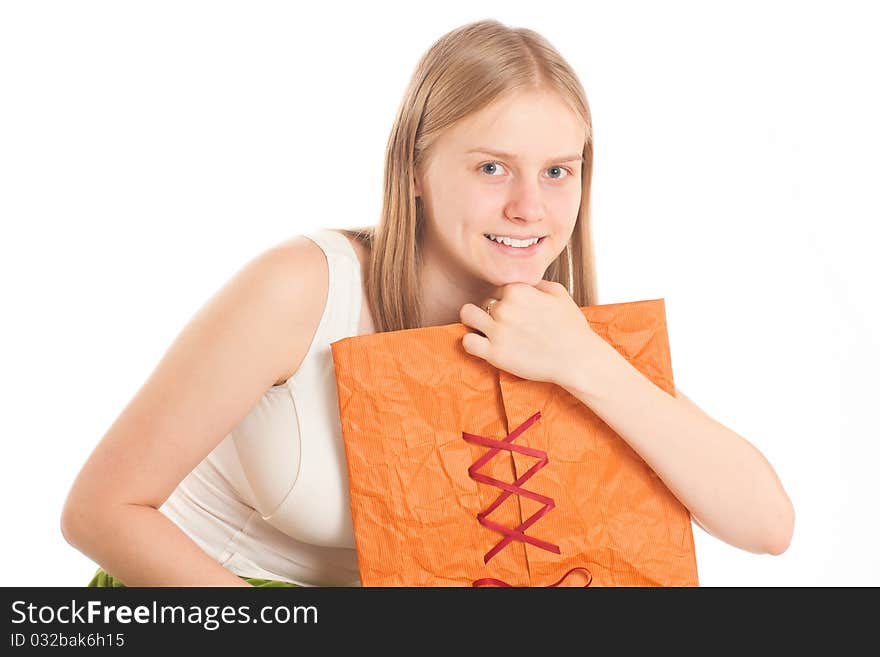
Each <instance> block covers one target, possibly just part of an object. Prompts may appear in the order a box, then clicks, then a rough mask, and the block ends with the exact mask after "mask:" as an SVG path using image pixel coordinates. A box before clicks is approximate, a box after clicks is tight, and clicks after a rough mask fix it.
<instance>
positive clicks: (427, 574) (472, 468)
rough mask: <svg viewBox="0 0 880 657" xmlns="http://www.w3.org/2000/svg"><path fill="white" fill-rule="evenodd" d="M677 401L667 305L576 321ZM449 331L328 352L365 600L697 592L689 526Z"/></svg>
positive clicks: (615, 458) (613, 440) (551, 403)
mask: <svg viewBox="0 0 880 657" xmlns="http://www.w3.org/2000/svg"><path fill="white" fill-rule="evenodd" d="M581 311H582V312H583V313H584V316H585V317H586V319H587V321H588V322H589V324H590V326H591V327H592V328H593V330H594V331H595V332H596V333H597V334H598V335H600V336H601V337H602V338H603V339H604V340H605V341H606V342H608V343H609V344H611V345H612V346H613V347H614V348H615V349H617V351H618V352H619V353H620V354H622V355H623V356H624V357H625V358H626V359H627V360H628V361H629V362H630V363H631V364H632V365H633V366H634V367H635V368H636V369H638V370H639V371H640V372H641V373H642V374H643V375H644V376H646V377H647V378H649V379H650V380H651V381H653V382H654V383H655V384H656V385H657V386H659V387H660V388H662V389H663V390H665V391H666V392H668V393H669V394H674V390H675V388H674V386H673V381H672V366H671V361H670V354H669V341H668V336H667V331H666V315H665V306H664V301H663V299H654V300H648V301H636V302H630V303H616V304H607V305H601V306H586V307H583V308H581ZM470 330H471V329H470V328H469V327H467V326H465V325H463V324H447V325H445V326H435V327H427V328H419V329H408V330H402V331H390V332H385V333H377V334H373V335H363V336H356V337H350V338H344V339H342V340H338V341H336V342H334V343H332V344H331V345H330V346H331V351H332V355H333V362H334V368H335V372H336V385H337V391H338V394H339V412H340V420H341V423H342V436H343V441H344V444H345V455H346V459H347V467H348V484H349V493H350V500H351V513H352V522H353V525H354V531H355V547H356V550H357V557H358V567H359V570H360V576H361V584H362V585H363V586H485V585H490V586H491V585H494V586H698V585H699V584H698V579H697V565H696V558H695V553H694V541H693V534H692V531H691V520H690V513H689V511H688V510H687V508H686V507H684V506H683V505H682V504H681V503H680V502H679V501H678V500H677V499H676V498H675V496H673V494H672V493H671V492H670V491H669V489H668V488H666V486H665V485H664V484H663V482H662V481H661V480H660V478H659V477H658V476H657V475H656V474H655V473H654V471H653V470H651V469H650V467H648V465H647V464H646V463H645V462H644V461H643V460H642V459H641V458H640V457H639V456H638V454H636V453H635V452H634V451H633V450H632V448H631V447H629V445H628V444H627V443H626V442H625V441H624V440H623V439H622V438H621V437H620V436H618V435H617V434H616V433H615V432H614V431H613V430H612V429H611V428H610V427H609V426H608V425H606V424H605V423H604V422H603V421H602V420H601V419H600V418H599V417H598V416H596V415H595V414H594V413H593V412H592V411H591V410H590V409H589V407H588V406H586V405H585V404H584V403H582V402H581V401H579V400H578V399H577V398H575V397H574V396H572V395H570V394H569V393H568V392H567V391H566V390H564V389H563V388H561V387H559V386H557V385H555V384H551V383H544V382H535V381H528V380H525V379H521V378H519V377H517V376H514V375H512V374H510V373H509V372H505V371H503V370H499V369H497V368H495V367H493V366H492V365H490V364H489V363H487V362H486V361H484V360H482V359H481V358H478V357H476V356H472V355H470V354H468V353H467V352H466V351H465V350H464V348H463V347H462V346H461V339H462V337H463V336H464V335H465V333H467V332H468V331H470Z"/></svg>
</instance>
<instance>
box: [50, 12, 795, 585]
mask: <svg viewBox="0 0 880 657" xmlns="http://www.w3.org/2000/svg"><path fill="white" fill-rule="evenodd" d="M592 161H593V135H592V123H591V118H590V111H589V107H588V104H587V99H586V96H585V94H584V91H583V89H582V87H581V85H580V83H579V81H578V79H577V76H576V75H575V73H574V72H573V71H572V70H571V68H570V67H569V66H568V65H567V63H566V62H565V61H564V60H563V59H562V58H561V56H560V55H559V54H558V53H557V52H556V51H555V50H554V49H553V47H552V46H551V45H550V44H549V43H548V42H547V41H546V40H545V39H543V38H542V37H541V36H539V35H538V34H536V33H535V32H533V31H531V30H527V29H511V28H508V27H506V26H504V25H502V24H500V23H499V22H497V21H493V20H487V21H480V22H476V23H471V24H468V25H465V26H463V27H461V28H459V29H456V30H454V31H452V32H450V33H449V34H447V35H445V36H444V37H442V38H441V39H440V40H439V41H438V42H437V43H435V44H434V45H433V46H432V47H431V48H430V49H429V51H428V52H427V53H426V54H425V55H424V56H423V58H422V59H421V61H420V62H419V65H418V67H417V69H416V71H415V73H414V75H413V78H412V81H411V84H410V86H409V89H408V91H407V93H406V95H405V98H404V100H403V102H402V104H401V105H400V109H399V112H398V116H397V118H396V121H395V123H394V126H393V129H392V133H391V136H390V139H389V142H388V149H387V153H386V167H385V181H384V186H385V190H384V191H385V196H384V206H383V210H382V216H381V218H380V221H379V222H378V224H377V225H376V226H375V227H369V228H365V229H360V230H353V229H351V230H348V229H347V230H340V231H332V230H320V231H316V232H314V233H313V234H311V235H308V236H305V235H302V236H297V237H294V238H292V239H289V240H287V241H285V242H283V243H280V244H278V245H276V246H274V247H273V248H270V249H268V250H267V251H266V252H264V253H261V254H259V255H258V256H256V257H255V258H254V259H253V260H251V261H250V262H249V263H248V264H247V265H245V266H244V267H243V268H242V269H241V270H240V271H239V272H237V273H236V275H235V276H234V277H233V278H232V280H230V281H229V282H228V283H227V284H226V285H225V286H224V287H223V288H222V289H221V290H220V291H219V292H218V293H217V294H216V295H215V296H214V297H213V298H211V299H210V300H209V301H208V302H207V303H206V304H205V305H204V307H203V308H201V309H200V311H199V312H198V313H197V314H196V315H195V316H194V317H193V319H192V320H191V321H190V322H189V324H188V325H187V326H186V327H185V328H184V329H183V331H182V332H181V334H180V335H179V336H178V337H177V339H176V340H175V341H174V342H173V344H172V345H171V346H170V348H169V349H168V351H167V353H166V354H165V355H164V357H163V358H162V359H161V361H160V362H159V364H158V366H157V367H156V369H155V371H154V372H152V374H151V375H150V377H149V378H148V380H147V381H146V383H145V384H144V385H143V387H142V388H141V389H140V390H139V391H138V392H137V394H136V395H135V397H134V399H132V401H131V402H130V403H129V404H128V406H127V407H126V408H125V409H124V410H123V411H122V413H121V415H120V416H119V417H118V419H117V420H116V421H115V422H114V424H113V425H112V426H111V427H110V429H109V430H108V432H107V434H106V435H105V436H104V437H103V438H102V440H101V441H100V443H99V444H98V446H97V447H96V448H95V450H94V452H93V453H92V454H91V456H90V457H89V459H88V460H87V462H86V463H85V465H84V466H83V468H82V470H81V472H80V473H79V476H78V477H77V479H76V481H75V483H74V485H73V487H72V489H71V491H70V493H69V495H68V498H67V501H66V504H65V508H64V512H63V517H62V530H63V533H64V536H65V538H66V539H67V540H68V542H70V543H71V544H72V545H73V546H75V547H76V548H78V549H79V550H81V551H82V552H83V553H84V554H86V555H88V556H89V557H90V558H92V559H93V560H94V561H95V562H97V563H98V564H100V566H101V569H100V570H99V571H98V573H97V575H96V576H95V579H94V580H93V582H92V584H93V585H98V586H118V585H122V584H123V583H124V585H128V586H163V585H177V586H185V585H221V586H227V585H231V586H235V585H241V586H249V585H267V584H268V585H305V586H339V585H358V584H359V578H358V570H357V560H356V555H355V551H354V538H353V530H352V525H351V517H350V509H349V499H348V483H347V479H346V468H345V462H344V449H343V445H342V438H341V429H340V425H339V417H338V405H337V393H336V389H335V380H334V376H333V362H332V358H331V354H330V348H329V345H330V343H331V342H334V341H336V340H339V339H341V338H343V337H347V336H351V335H363V334H368V333H373V332H379V331H393V330H399V329H406V328H416V327H426V326H437V325H442V324H450V323H455V322H462V323H463V324H465V325H467V326H468V327H470V328H472V329H473V330H472V331H471V332H469V333H468V334H467V335H465V337H464V339H463V347H464V349H465V350H466V351H467V352H469V353H470V354H472V355H474V356H477V357H479V358H483V359H485V360H486V361H487V362H489V363H491V364H492V365H494V366H496V367H498V368H500V369H504V370H507V371H509V372H512V373H513V374H516V375H518V376H520V377H522V378H526V379H530V380H535V381H550V382H553V383H556V384H558V385H560V386H562V387H564V388H565V389H566V390H568V391H569V392H570V393H571V394H573V395H574V396H576V397H577V398H578V399H580V400H581V401H582V402H583V403H585V404H587V405H589V406H590V408H591V409H592V410H593V411H594V412H595V413H596V414H597V415H599V416H600V417H601V418H602V419H603V420H604V421H605V422H606V423H607V424H608V425H609V426H611V427H612V428H613V429H614V430H615V431H616V432H617V433H618V434H619V435H620V436H621V437H622V438H623V439H624V440H626V441H627V443H628V444H629V445H630V446H631V447H632V448H633V449H634V450H635V451H636V452H637V453H638V454H639V455H640V456H641V457H642V458H643V459H644V460H645V462H646V463H647V464H648V465H649V466H650V467H651V468H652V469H653V470H654V471H655V472H656V473H657V474H658V476H660V478H661V479H662V480H663V481H664V483H665V484H666V485H667V487H668V488H669V489H670V490H671V491H672V492H673V494H674V495H675V496H676V497H677V498H678V499H679V500H680V501H681V502H682V504H684V505H685V506H686V507H687V508H688V509H689V510H690V512H691V514H692V517H693V518H694V520H695V521H696V522H697V523H698V524H699V525H700V526H701V527H703V528H704V529H705V530H706V531H707V532H709V533H711V534H712V535H714V536H716V537H717V538H719V539H720V540H723V541H725V542H727V543H729V544H731V545H734V546H736V547H739V548H741V549H744V550H748V551H750V552H754V553H770V554H780V553H782V552H783V551H784V550H785V549H786V547H787V546H788V544H789V541H790V540H791V535H792V531H793V526H794V509H793V507H792V504H791V501H790V500H789V498H788V496H787V495H786V493H785V491H784V489H783V487H782V485H781V483H780V481H779V479H778V477H777V476H776V473H775V472H774V470H773V468H772V467H771V466H770V464H769V463H768V462H767V461H766V459H765V458H764V457H763V456H762V455H761V453H760V452H759V451H758V450H757V449H755V448H754V447H753V446H752V445H751V444H750V443H749V442H747V441H746V440H745V439H743V438H742V437H740V436H739V435H737V434H736V433H734V432H733V431H731V430H730V429H727V428H726V427H724V426H722V425H721V424H719V423H718V422H716V421H715V420H713V419H712V418H710V417H708V416H707V415H706V414H705V413H703V412H702V411H701V410H700V409H698V408H697V407H696V406H695V405H694V404H693V403H692V402H690V401H689V400H688V399H687V398H686V397H685V396H684V395H683V394H681V392H680V391H677V394H676V397H672V396H670V395H668V394H667V393H665V392H664V391H662V390H661V389H660V388H658V387H657V386H655V385H654V384H653V383H651V382H650V381H648V380H647V379H646V378H645V377H643V376H642V375H641V374H640V373H639V372H638V371H637V370H635V368H633V367H632V366H631V365H630V364H629V363H628V362H627V361H626V360H625V359H624V358H623V357H622V356H620V355H619V354H618V353H617V352H616V351H615V350H614V349H613V348H612V347H611V346H610V345H608V344H607V343H606V342H604V341H603V340H602V339H601V338H599V337H598V336H597V335H596V334H595V333H594V332H593V331H592V329H591V328H590V327H589V324H588V323H587V322H586V320H585V319H584V317H583V314H582V313H581V311H580V310H579V306H587V305H592V304H595V303H596V302H597V297H596V277H595V272H594V267H593V252H592V242H591V239H590V217H589V207H590V203H589V202H590V182H591V174H592Z"/></svg>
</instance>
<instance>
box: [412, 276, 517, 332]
mask: <svg viewBox="0 0 880 657" xmlns="http://www.w3.org/2000/svg"><path fill="white" fill-rule="evenodd" d="M499 292H500V289H499V288H498V287H496V286H494V285H492V284H491V283H486V282H482V281H474V280H467V279H466V277H464V276H461V277H456V276H454V275H450V274H449V273H448V272H447V271H446V270H445V269H444V268H442V267H435V266H432V263H431V262H425V263H423V266H422V268H421V271H420V272H419V299H420V300H421V326H422V327H427V326H442V325H444V324H457V323H459V322H461V314H460V312H461V307H462V306H463V305H464V304H466V303H472V304H474V305H475V306H478V307H479V306H480V305H481V304H483V303H485V302H486V301H487V300H488V299H489V298H491V297H495V298H497V295H498V293H499Z"/></svg>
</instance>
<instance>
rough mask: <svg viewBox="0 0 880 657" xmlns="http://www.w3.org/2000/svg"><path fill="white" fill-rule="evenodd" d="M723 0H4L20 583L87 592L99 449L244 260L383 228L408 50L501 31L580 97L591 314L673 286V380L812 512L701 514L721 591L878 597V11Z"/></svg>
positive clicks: (10, 571) (1, 261)
mask: <svg viewBox="0 0 880 657" xmlns="http://www.w3.org/2000/svg"><path fill="white" fill-rule="evenodd" d="M708 5H709V3H698V2H692V3H683V2H664V3H653V2H643V3H633V2H614V3H610V2H595V3H594V2H585V1H583V0H579V1H578V2H556V3H550V4H547V3H535V2H509V1H506V2H482V3H478V4H475V3H473V2H449V1H446V2H442V3H418V6H417V7H415V6H414V5H412V4H411V3H400V5H399V6H397V5H395V8H394V9H391V8H390V7H389V8H387V9H384V8H383V5H381V4H379V5H376V4H374V3H363V4H355V3H346V4H345V5H343V3H338V2H337V3H323V4H320V5H319V7H318V8H314V7H312V6H310V4H309V3H293V2H287V3H281V2H217V1H212V2H183V1H180V0H174V1H173V2H167V1H163V2H160V1H156V0H154V1H152V2H149V3H147V2H138V3H134V2H121V1H120V2H116V1H113V2H110V1H107V2H76V3H70V2H37V1H28V2H4V3H3V4H2V5H0V94H2V96H0V219H2V227H3V230H2V242H0V244H2V245H0V267H2V271H0V274H2V275H0V285H2V290H0V292H2V302H3V307H4V310H5V312H4V316H5V319H4V320H3V323H2V331H3V336H2V341H0V350H2V351H0V359H2V361H0V362H2V369H3V376H2V383H0V385H2V391H0V392H2V396H0V399H2V404H3V419H4V427H5V430H4V434H5V435H4V441H3V450H4V453H3V458H2V459H0V464H2V465H0V467H2V478H0V487H2V489H0V494H2V498H3V500H4V503H5V504H4V509H5V511H4V516H5V517H4V519H3V525H4V531H3V540H2V543H0V559H2V563H3V566H4V567H3V573H2V576H0V577H2V580H0V584H2V585H6V586H10V585H33V586H43V585H71V586H79V585H82V584H84V583H85V582H87V581H88V580H89V579H90V577H91V575H92V573H93V571H94V568H95V564H93V563H92V562H91V561H90V560H89V559H87V558H86V557H85V556H83V555H82V554H80V553H79V552H77V551H76V550H75V549H74V548H72V547H70V546H69V545H68V544H67V543H66V542H65V541H64V539H63V537H62V535H61V532H60V529H59V517H60V513H61V507H62V503H63V501H64V497H65V495H66V493H67V490H68V488H69V486H70V484H71V483H72V481H73V478H74V477H75V475H76V473H77V471H78V469H79V467H80V466H81V464H82V463H83V462H84V461H85V459H86V457H87V456H88V454H89V452H90V451H91V449H92V448H93V447H94V445H95V444H96V443H97V441H98V440H99V439H100V438H101V436H102V435H103V433H104V432H105V431H106V430H107V428H108V427H109V426H110V424H111V423H112V422H113V420H114V419H115V417H116V416H117V415H118V413H119V412H120V411H121V410H122V408H123V407H124V405H125V404H126V403H127V402H128V400H129V399H130V398H131V397H132V395H133V394H134V393H135V391H136V390H137V389H138V388H139V387H140V385H141V384H142V383H143V381H144V380H145V378H146V377H147V376H148V375H149V373H150V372H151V370H152V368H153V367H154V366H155V365H156V363H157V362H158V360H159V358H160V357H161V355H162V354H163V353H164V351H165V349H166V348H167V347H168V345H169V344H170V343H171V341H172V340H173V338H174V336H175V335H176V334H177V333H178V331H179V330H180V329H181V328H182V327H183V325H184V324H185V323H186V321H187V320H188V319H189V318H190V317H191V316H192V314H193V313H194V312H195V311H196V310H197V309H198V308H199V307H200V306H201V304H202V303H203V302H204V301H205V300H206V299H207V298H208V297H209V296H210V295H211V294H213V293H214V292H215V291H216V290H217V289H218V288H219V287H220V286H221V285H222V284H223V283H224V282H225V281H226V280H227V279H228V278H229V277H230V276H231V275H232V274H233V273H234V272H235V271H236V270H237V269H238V268H239V267H240V266H241V265H243V264H244V263H245V262H246V261H247V260H249V259H250V258H252V257H253V256H254V255H256V254H257V253H259V252H260V251H262V250H263V249H265V248H267V247H269V246H270V245H272V244H275V243H276V242H278V241H281V240H283V239H285V238H287V237H290V236H292V235H295V234H298V233H303V232H308V231H310V230H312V229H315V228H318V227H340V226H355V225H362V224H373V223H375V222H376V220H377V219H378V213H379V210H380V207H381V191H382V190H381V184H382V171H383V157H384V148H385V144H386V140H387V138H388V134H389V130H390V128H391V124H392V121H393V118H394V115H395V112H396V109H397V106H398V103H399V102H400V98H401V96H402V94H403V91H404V89H405V87H406V84H407V81H408V79H409V76H410V75H411V73H412V71H413V69H414V67H415V64H416V62H417V60H418V58H419V57H420V56H421V55H422V53H423V52H424V51H425V50H426V49H427V48H428V47H429V46H430V45H431V43H433V42H434V40H436V39H437V38H439V37H440V36H441V35H442V34H444V33H445V32H447V31H449V30H451V29H453V28H455V27H458V26H460V25H462V24H464V23H466V22H470V21H473V20H478V19H482V18H496V19H498V20H500V21H502V22H504V23H506V24H508V25H511V26H522V27H529V28H532V29H534V30H537V31H538V32H540V33H542V34H543V35H544V36H545V37H547V38H548V39H549V40H550V41H551V43H552V44H553V45H554V46H555V47H556V48H557V49H558V50H559V51H560V52H561V53H562V55H563V56H564V57H566V58H567V60H568V61H569V62H570V63H571V65H572V66H573V67H574V69H575V70H576V71H577V73H578V75H579V76H580V79H581V81H582V83H583V85H584V87H585V89H586V91H587V96H588V99H589V101H590V105H591V108H592V113H593V121H594V130H595V170H594V209H593V217H594V222H595V238H596V251H597V259H598V260H597V267H598V281H599V291H600V297H599V302H600V303H615V302H622V301H633V300H639V299H653V298H664V299H665V300H666V310H667V321H668V326H669V337H670V343H671V349H672V362H673V367H674V374H675V382H676V384H677V385H678V386H679V387H680V388H681V389H682V390H683V391H684V392H685V393H686V394H687V395H688V396H690V397H691V398H692V399H693V400H694V401H695V402H696V403H697V404H698V405H699V406H701V407H702V408H703V409H704V410H705V411H706V412H707V413H709V414H710V415H711V416H712V417H714V418H715V419H717V420H719V421H720V422H722V423H723V424H725V426H728V427H729V428H731V429H733V430H734V431H736V432H737V433H739V434H740V435H742V436H743V437H744V438H746V439H747V440H749V441H750V442H751V443H752V444H754V445H755V446H756V447H757V448H758V449H760V450H761V452H762V453H763V454H764V455H765V456H766V457H767V458H768V459H769V461H770V462H771V464H772V465H773V466H774V467H775V468H776V471H777V473H778V474H779V476H780V478H781V480H782V482H783V484H784V486H785V487H786V490H787V491H788V493H789V495H790V496H791V498H792V500H793V502H794V504H795V509H796V528H795V534H794V539H793V541H792V544H791V546H790V547H789V549H788V551H787V552H785V553H784V554H782V555H780V556H771V555H754V554H751V553H748V552H745V551H742V550H739V549H737V548H734V547H732V546H730V545H728V544H726V543H724V542H722V541H720V540H718V539H715V538H713V537H712V536H709V535H708V534H706V533H704V532H703V531H702V530H701V529H700V528H699V527H697V526H696V525H695V526H694V537H695V541H696V548H697V558H698V565H699V574H700V580H701V584H703V585H704V586H744V585H757V586H805V585H822V586H829V585H854V586H861V585H873V586H877V585H880V559H878V558H877V552H878V547H880V546H878V542H880V541H878V536H880V533H878V529H877V519H878V514H877V508H876V507H877V504H876V503H877V501H878V492H880V490H878V484H877V481H878V477H877V476H876V474H875V472H876V470H877V467H878V466H877V463H878V457H880V448H878V440H877V439H878V429H877V423H876V421H875V416H874V411H873V408H876V401H877V396H878V383H877V371H878V364H880V363H878V352H880V349H878V343H880V340H878V334H877V330H876V328H875V327H876V325H877V323H878V319H880V316H878V304H877V281H878V280H880V276H878V273H880V272H878V265H877V264H876V260H875V251H876V249H877V245H878V242H877V235H876V225H877V222H878V219H880V211H878V210H880V202H878V199H877V181H878V179H880V167H878V157H877V153H878V152H880V136H878V132H880V131H878V124H877V117H878V116H880V98H878V83H877V68H876V62H877V61H880V46H878V45H877V44H878V41H877V39H876V29H875V28H876V23H874V22H872V21H871V20H870V13H869V9H870V3H868V2H865V3H852V2H850V3H843V2H834V3H832V2H826V3H821V4H819V3H803V2H798V3H795V2H792V3H782V2H760V3H759V2H754V3H743V2H737V3H725V4H724V5H722V4H721V3H711V6H708ZM416 9H417V10H418V11H416ZM291 302H292V303H295V300H291Z"/></svg>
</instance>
